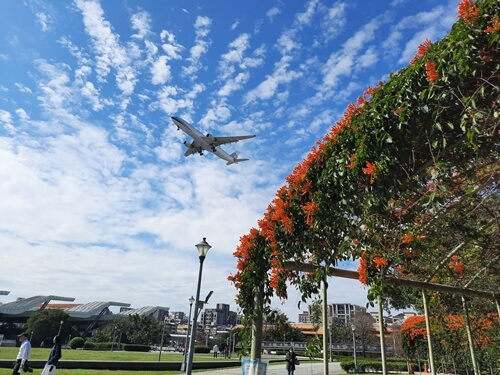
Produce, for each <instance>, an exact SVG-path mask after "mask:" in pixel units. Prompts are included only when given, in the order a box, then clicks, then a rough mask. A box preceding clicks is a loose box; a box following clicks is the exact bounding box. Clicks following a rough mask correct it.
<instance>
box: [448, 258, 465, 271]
mask: <svg viewBox="0 0 500 375" xmlns="http://www.w3.org/2000/svg"><path fill="white" fill-rule="evenodd" d="M461 260H462V257H461V256H460V255H453V256H452V257H451V259H450V262H449V263H448V265H449V267H450V268H452V269H453V270H454V271H455V272H456V273H463V272H464V271H465V268H466V267H465V264H464V263H463V262H462V261H461Z"/></svg>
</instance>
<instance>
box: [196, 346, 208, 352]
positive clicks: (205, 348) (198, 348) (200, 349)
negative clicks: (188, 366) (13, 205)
mask: <svg viewBox="0 0 500 375" xmlns="http://www.w3.org/2000/svg"><path fill="white" fill-rule="evenodd" d="M194 352H195V353H210V348H209V347H208V346H195V347H194Z"/></svg>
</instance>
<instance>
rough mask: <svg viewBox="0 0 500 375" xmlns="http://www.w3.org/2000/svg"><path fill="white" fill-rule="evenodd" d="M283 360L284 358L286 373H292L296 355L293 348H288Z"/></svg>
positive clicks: (290, 374)
mask: <svg viewBox="0 0 500 375" xmlns="http://www.w3.org/2000/svg"><path fill="white" fill-rule="evenodd" d="M285 360H286V371H287V372H288V375H293V372H294V371H295V364H296V362H297V356H296V355H295V352H294V351H293V348H290V349H289V350H288V352H287V353H286V356H285Z"/></svg>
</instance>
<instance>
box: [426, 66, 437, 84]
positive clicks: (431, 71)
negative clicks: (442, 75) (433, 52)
mask: <svg viewBox="0 0 500 375" xmlns="http://www.w3.org/2000/svg"><path fill="white" fill-rule="evenodd" d="M425 73H426V75H427V77H426V78H427V81H428V82H429V83H430V84H434V82H436V81H437V80H438V79H439V74H438V73H437V72H436V63H435V62H434V61H427V63H426V64H425Z"/></svg>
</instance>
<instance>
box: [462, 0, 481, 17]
mask: <svg viewBox="0 0 500 375" xmlns="http://www.w3.org/2000/svg"><path fill="white" fill-rule="evenodd" d="M480 13H481V11H480V9H479V8H478V7H477V6H476V5H475V4H474V3H473V1H472V0H462V1H461V2H460V3H459V4H458V18H461V19H463V20H464V22H465V23H474V22H476V21H477V19H478V18H479V15H480Z"/></svg>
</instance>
